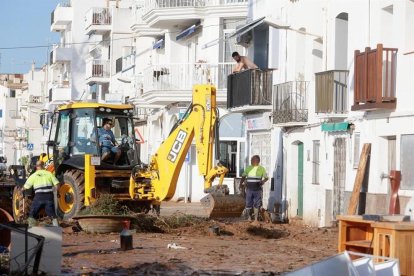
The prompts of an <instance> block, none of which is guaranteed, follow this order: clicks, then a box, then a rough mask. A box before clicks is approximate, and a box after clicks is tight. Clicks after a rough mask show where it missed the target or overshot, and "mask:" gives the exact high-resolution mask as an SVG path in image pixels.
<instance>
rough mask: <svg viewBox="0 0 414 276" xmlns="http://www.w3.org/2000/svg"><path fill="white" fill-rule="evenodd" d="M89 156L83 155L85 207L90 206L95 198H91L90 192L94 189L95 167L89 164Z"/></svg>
mask: <svg viewBox="0 0 414 276" xmlns="http://www.w3.org/2000/svg"><path fill="white" fill-rule="evenodd" d="M91 157H92V156H91V155H90V154H85V203H84V205H85V206H89V205H91V204H92V203H93V202H94V201H95V198H94V197H93V196H92V190H93V189H96V187H95V177H96V175H95V166H93V165H92V164H91Z"/></svg>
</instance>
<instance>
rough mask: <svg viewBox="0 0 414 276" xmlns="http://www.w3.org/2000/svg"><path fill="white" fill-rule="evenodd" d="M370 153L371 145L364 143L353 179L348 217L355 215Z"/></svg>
mask: <svg viewBox="0 0 414 276" xmlns="http://www.w3.org/2000/svg"><path fill="white" fill-rule="evenodd" d="M370 153H371V144H370V143H366V144H364V147H363V148H362V152H361V158H360V159H359V165H358V171H357V174H356V177H355V182H354V190H353V191H352V195H351V200H350V201H349V206H348V215H355V213H356V210H357V206H358V201H359V193H360V192H361V187H362V182H363V181H364V175H365V170H366V169H367V163H368V158H369V155H370Z"/></svg>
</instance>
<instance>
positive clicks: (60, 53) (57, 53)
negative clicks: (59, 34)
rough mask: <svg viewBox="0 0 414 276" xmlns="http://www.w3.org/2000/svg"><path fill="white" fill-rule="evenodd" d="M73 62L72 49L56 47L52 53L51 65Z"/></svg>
mask: <svg viewBox="0 0 414 276" xmlns="http://www.w3.org/2000/svg"><path fill="white" fill-rule="evenodd" d="M71 60H72V48H71V47H65V46H55V47H54V48H53V50H52V52H50V64H55V63H64V62H70V61H71Z"/></svg>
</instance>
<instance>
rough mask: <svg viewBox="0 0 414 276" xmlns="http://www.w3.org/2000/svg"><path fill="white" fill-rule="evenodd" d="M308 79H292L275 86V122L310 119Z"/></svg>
mask: <svg viewBox="0 0 414 276" xmlns="http://www.w3.org/2000/svg"><path fill="white" fill-rule="evenodd" d="M308 86H309V82H308V81H290V82H285V83H280V84H276V85H274V86H273V123H275V124H282V123H292V122H306V121H307V120H308V102H307V98H308Z"/></svg>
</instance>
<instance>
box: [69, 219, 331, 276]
mask: <svg viewBox="0 0 414 276" xmlns="http://www.w3.org/2000/svg"><path fill="white" fill-rule="evenodd" d="M211 226H218V227H219V228H220V235H215V234H213V233H211V232H210V231H209V228H210V227H211ZM133 239H134V249H133V250H131V251H120V250H119V247H120V244H119V235H118V234H88V233H84V232H74V231H73V229H72V227H66V228H65V229H64V236H63V262H62V264H63V267H62V272H63V274H64V275H74V274H83V275H84V274H87V275H88V274H89V275H218V274H219V275H234V274H237V275H249V274H263V275H278V274H282V273H283V272H287V271H291V270H294V269H297V268H300V267H303V266H305V265H306V264H309V263H312V262H316V261H318V260H320V259H323V258H324V257H327V256H331V255H333V254H335V252H336V242H337V230H336V229H331V228H323V229H322V228H320V229H318V228H310V227H305V226H296V225H288V224H286V225H276V224H260V225H253V224H251V223H249V222H244V221H240V220H221V221H214V220H204V221H202V222H197V225H191V226H186V227H177V228H175V229H170V230H168V231H164V233H148V232H147V233H139V232H137V233H135V234H134V235H133ZM168 244H170V245H173V244H175V245H176V246H178V247H183V248H179V249H173V248H167V246H168ZM173 247H174V245H173Z"/></svg>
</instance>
